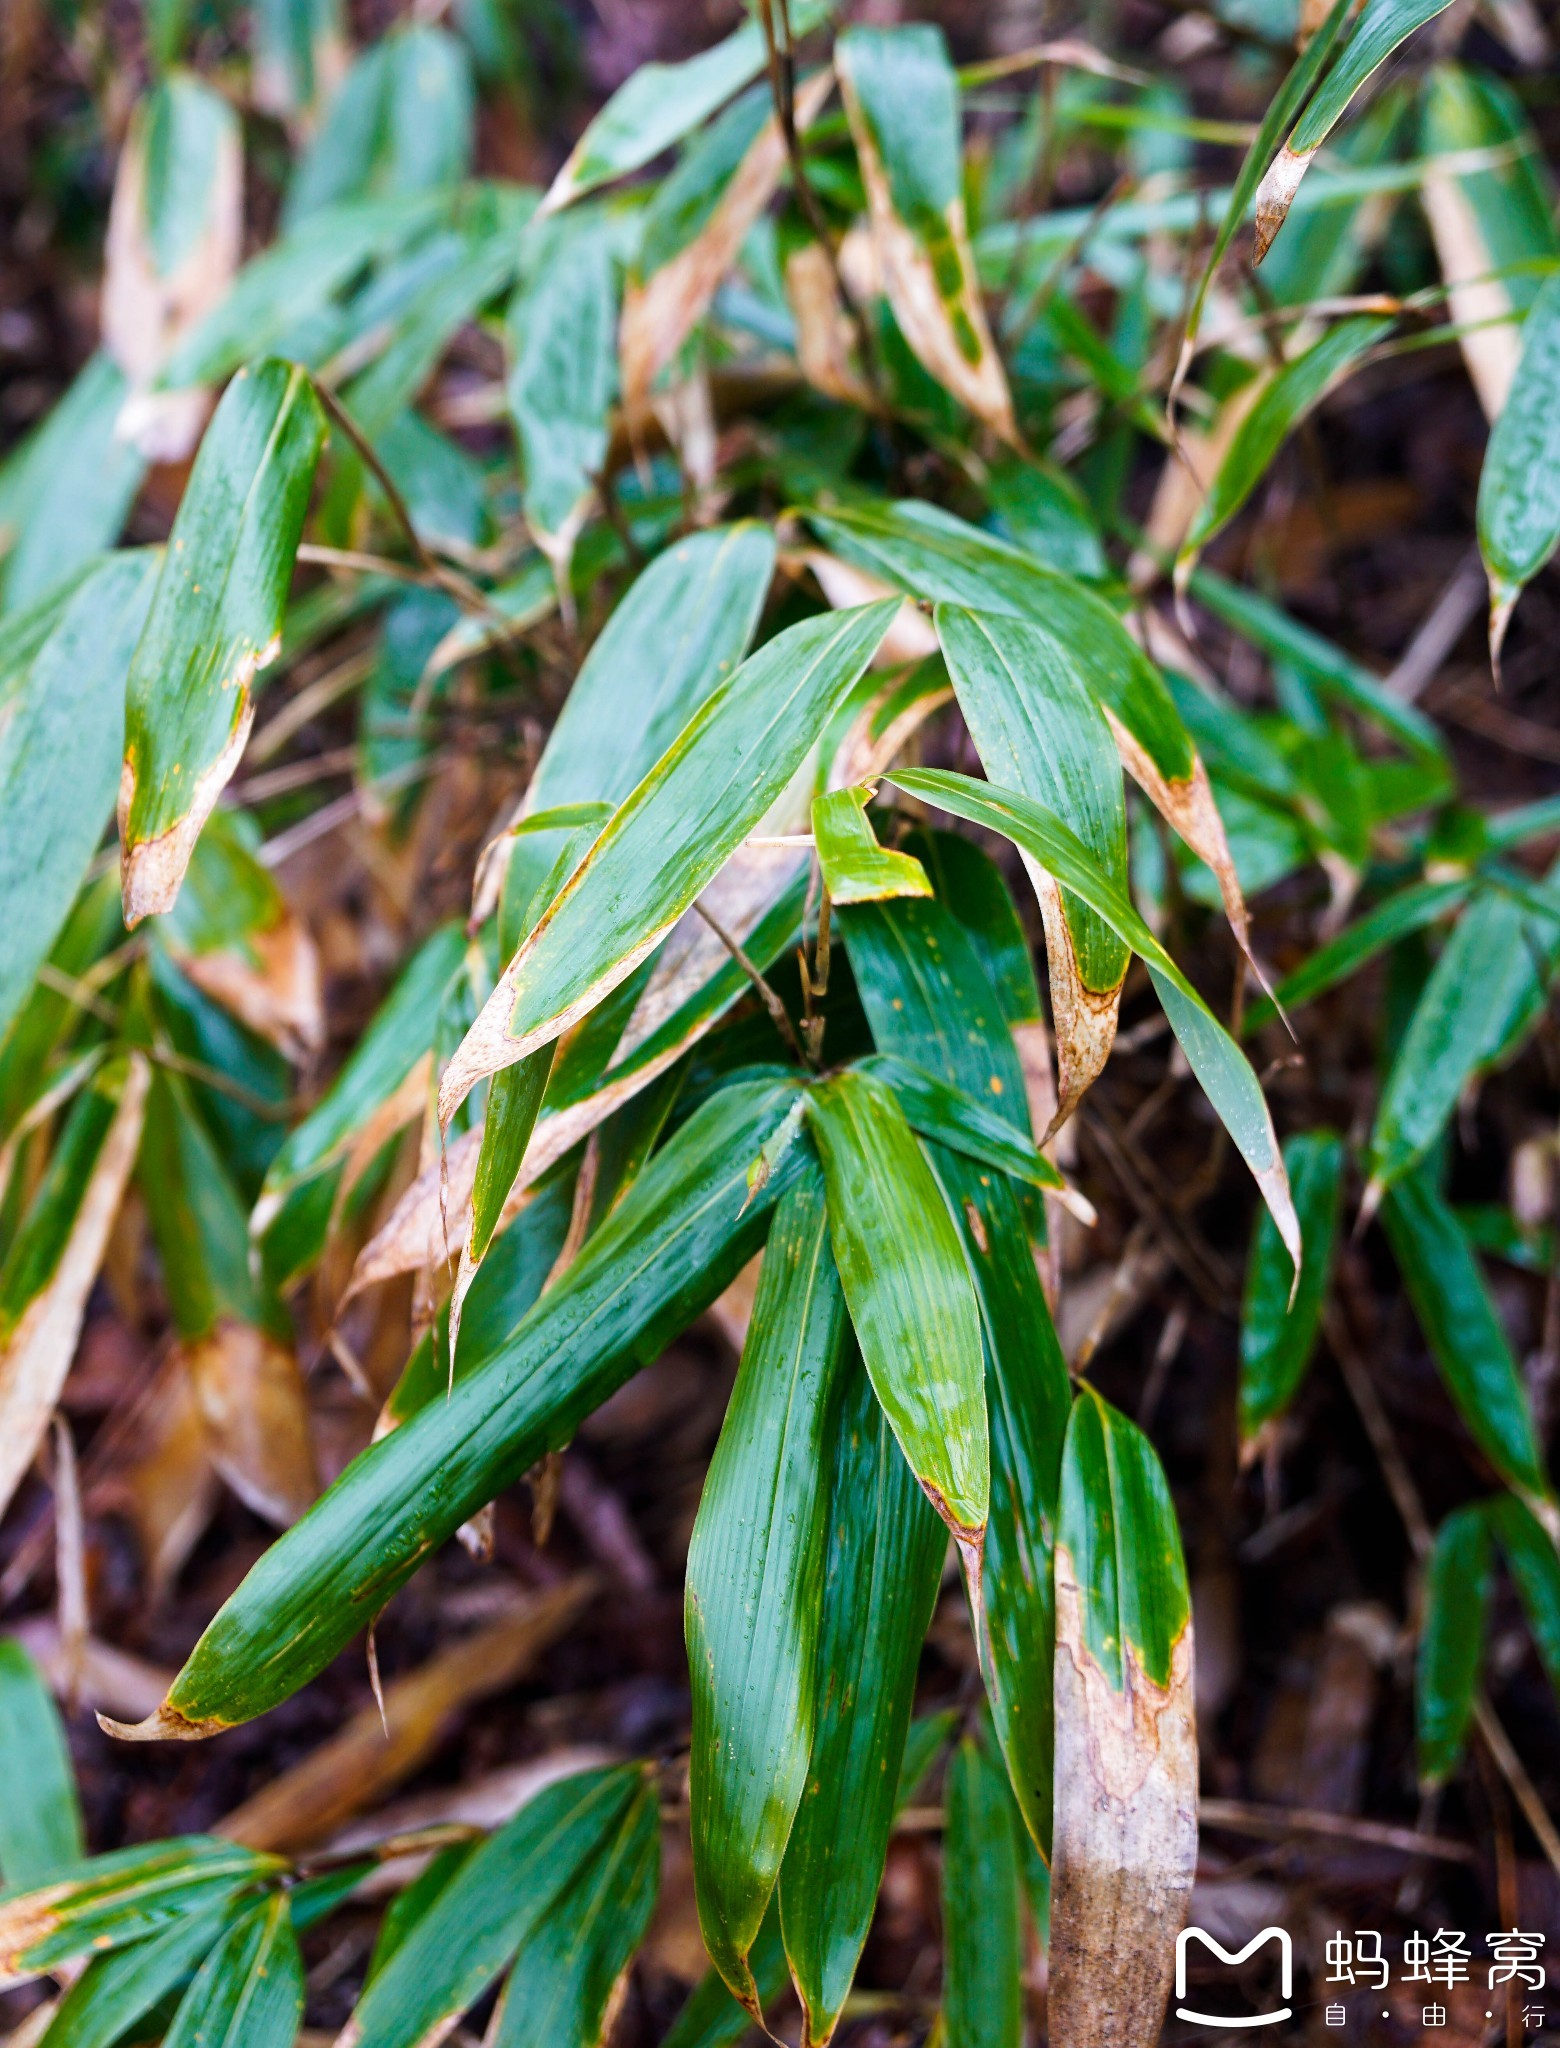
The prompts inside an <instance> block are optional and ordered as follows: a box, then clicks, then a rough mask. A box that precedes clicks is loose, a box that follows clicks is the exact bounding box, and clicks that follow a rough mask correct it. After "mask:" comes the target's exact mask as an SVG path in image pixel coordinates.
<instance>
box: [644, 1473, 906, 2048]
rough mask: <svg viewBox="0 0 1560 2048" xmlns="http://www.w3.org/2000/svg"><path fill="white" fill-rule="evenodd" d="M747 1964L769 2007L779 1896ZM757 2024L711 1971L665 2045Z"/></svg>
mask: <svg viewBox="0 0 1560 2048" xmlns="http://www.w3.org/2000/svg"><path fill="white" fill-rule="evenodd" d="M928 1512H930V1510H928ZM748 1966H749V1968H750V1969H751V1971H752V1973H753V1982H754V1983H755V1984H756V1985H757V1986H758V1996H759V1999H760V2002H761V2003H762V2004H763V2006H764V2008H765V2010H766V2011H767V2010H768V2008H769V2007H770V2006H772V2005H773V2004H774V2002H775V2000H776V1999H777V1998H778V1997H779V1996H780V1993H781V1992H782V1991H783V1990H784V1989H785V1987H786V1984H787V1983H788V1982H789V1979H788V1977H787V1975H786V1967H785V1948H784V1945H783V1944H782V1942H781V1939H780V1907H779V1901H778V1899H771V1900H770V1903H769V1911H768V1912H767V1913H766V1914H765V1915H764V1921H763V1925H762V1926H761V1927H760V1928H759V1930H758V1938H757V1940H756V1941H755V1942H754V1943H753V1946H752V1949H751V1950H750V1952H749V1955H748ZM752 2028H753V2015H752V2014H751V2013H750V2012H749V2011H748V2009H747V2007H746V2006H744V2005H739V2004H738V2003H737V2001H736V2000H735V1999H734V1998H733V1997H732V1995H731V1992H730V1990H729V1989H728V1988H727V1985H726V1980H725V1978H724V1977H723V1976H722V1975H721V1974H720V1972H719V1970H708V1971H706V1972H705V1974H704V1975H703V1976H702V1977H701V1978H700V1979H699V1981H698V1983H697V1984H696V1985H695V1986H694V1987H693V1989H692V1991H690V1992H689V1994H688V1997H687V2000H686V2002H685V2003H684V2005H683V2007H682V2009H681V2011H680V2012H679V2013H678V2015H677V2017H676V2019H674V2020H673V2021H672V2024H671V2027H670V2029H669V2031H668V2033H667V2035H666V2038H665V2040H664V2041H663V2042H662V2043H661V2048H737V2044H738V2042H739V2041H741V2040H742V2039H743V2037H744V2036H745V2035H746V2034H748V2033H750V2032H751V2031H752Z"/></svg>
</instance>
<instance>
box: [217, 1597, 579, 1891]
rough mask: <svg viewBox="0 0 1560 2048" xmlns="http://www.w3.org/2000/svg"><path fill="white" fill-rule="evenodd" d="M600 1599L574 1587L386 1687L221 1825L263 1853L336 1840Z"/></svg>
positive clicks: (530, 1602) (533, 1602) (537, 1601)
mask: <svg viewBox="0 0 1560 2048" xmlns="http://www.w3.org/2000/svg"><path fill="white" fill-rule="evenodd" d="M594 1591H595V1585H594V1582H593V1581H592V1580H590V1579H588V1578H584V1577H581V1578H574V1579H569V1580H567V1581H566V1582H565V1583H564V1584H563V1585H561V1586H555V1587H553V1588H551V1589H550V1590H549V1591H547V1592H545V1593H540V1594H538V1595H536V1596H535V1597H534V1598H531V1599H527V1600H525V1601H524V1602H523V1603H522V1604H521V1605H520V1606H519V1607H517V1608H516V1610H515V1611H514V1612H513V1613H511V1614H506V1615H504V1616H503V1617H502V1618H501V1619H500V1620H498V1621H495V1622H492V1623H490V1624H489V1625H488V1626H487V1627H486V1628H483V1629H479V1630H478V1631H477V1632H476V1634H474V1635H470V1636H466V1637H464V1638H463V1639H462V1640H461V1641H459V1642H457V1643H453V1644H451V1645H450V1647H449V1648H447V1649H444V1650H441V1651H440V1652H439V1653H438V1655H437V1656H435V1657H432V1658H430V1659H429V1661H428V1662H427V1663H426V1664H424V1665H422V1666H420V1667H419V1668H418V1669H417V1670H416V1671H412V1672H408V1673H407V1675H406V1676H405V1677H404V1678H398V1679H396V1680H395V1681H394V1683H393V1684H391V1685H388V1686H386V1687H385V1692H384V1718H383V1720H381V1718H380V1711H379V1708H378V1706H377V1705H375V1704H373V1703H370V1704H369V1705H368V1706H367V1707H365V1708H364V1709H363V1710H362V1712H361V1713H359V1714H356V1715H354V1716H353V1718H352V1719H351V1720H350V1721H349V1722H348V1723H347V1725H346V1727H345V1728H343V1729H342V1730H341V1732H340V1733H339V1734H337V1735H333V1736H332V1737H331V1738H330V1740H329V1741H328V1742H324V1743H322V1744H321V1745H320V1747H319V1748H318V1749H316V1750H313V1751H311V1753H310V1754H309V1755H308V1756H306V1757H305V1758H304V1759H303V1760H302V1762H301V1763H297V1764H295V1765H294V1766H293V1767H292V1769H291V1770H289V1771H284V1772H283V1773H282V1775H281V1776H280V1777H278V1778H276V1779H274V1780H273V1781H272V1782H271V1783H270V1784H269V1785H266V1786H264V1787H263V1788H262V1789H261V1790H260V1791H259V1792H257V1793H256V1794H255V1795H254V1797H253V1798H252V1799H247V1800H246V1801H245V1802H244V1804H243V1805H242V1806H240V1807H238V1808H237V1809H236V1810H235V1811H234V1812H233V1813H230V1814H229V1815H228V1817H227V1818H226V1820H224V1821H222V1822H221V1823H220V1824H219V1832H220V1833H222V1834H224V1835H226V1836H227V1837H228V1838H229V1840H231V1841H235V1842H244V1843H247V1844H248V1846H249V1847H250V1848H253V1849H276V1850H288V1851H292V1850H297V1849H302V1848H306V1847H308V1846H309V1845H310V1844H312V1843H315V1842H318V1841H320V1840H322V1839H323V1838H324V1837H326V1836H328V1835H331V1834H333V1833H335V1831H336V1830H337V1829H338V1828H342V1827H345V1826H346V1824H347V1823H348V1822H349V1821H351V1820H352V1819H354V1817H355V1816H356V1815H357V1814H359V1813H361V1812H362V1811H363V1810H364V1808H365V1807H369V1806H372V1805H374V1804H375V1803H376V1802H377V1801H379V1800H381V1799H383V1797H384V1796H385V1794H386V1793H388V1792H391V1791H393V1790H394V1789H395V1787H396V1786H397V1785H399V1784H401V1783H402V1782H403V1781H404V1780H405V1779H407V1778H409V1777H410V1776H411V1774H412V1772H413V1771H415V1770H416V1769H417V1768H418V1766H419V1765H421V1764H422V1763H423V1762H424V1761H425V1760H426V1759H427V1758H428V1757H429V1756H430V1755H431V1754H432V1753H433V1751H434V1750H435V1749H436V1748H437V1747H438V1745H439V1744H440V1743H441V1742H442V1741H443V1740H444V1739H445V1737H446V1736H447V1735H448V1734H449V1732H450V1727H451V1723H452V1722H453V1720H454V1717H455V1715H456V1714H458V1713H459V1712H460V1711H461V1710H462V1709H463V1708H464V1707H467V1706H470V1705H471V1704H472V1703H473V1702H474V1701H476V1700H480V1699H487V1698H489V1697H490V1696H491V1695H492V1694H494V1693H496V1692H502V1691H503V1690H504V1689H505V1687H507V1686H510V1685H513V1684H514V1683H515V1681H516V1679H518V1678H519V1677H521V1675H522V1674H523V1673H524V1672H525V1671H527V1670H528V1669H529V1668H530V1666H531V1665H532V1663H533V1662H534V1661H535V1659H536V1658H537V1657H538V1656H540V1655H541V1653H542V1651H544V1650H545V1649H547V1648H548V1646H549V1645H550V1644H552V1643H554V1642H556V1641H557V1639H558V1637H559V1636H560V1635H562V1634H563V1632H564V1630H565V1629H566V1628H567V1627H568V1626H569V1624H570V1622H571V1621H573V1619H574V1617H575V1616H576V1615H577V1614H578V1613H579V1611H580V1609H581V1608H582V1607H583V1606H584V1604H585V1602H586V1601H587V1600H588V1599H589V1598H590V1597H591V1595H592V1594H593V1592H594Z"/></svg>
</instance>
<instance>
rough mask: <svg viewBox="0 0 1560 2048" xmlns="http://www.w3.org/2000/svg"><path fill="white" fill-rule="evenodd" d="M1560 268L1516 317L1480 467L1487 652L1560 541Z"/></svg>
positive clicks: (1496, 650) (1495, 655)
mask: <svg viewBox="0 0 1560 2048" xmlns="http://www.w3.org/2000/svg"><path fill="white" fill-rule="evenodd" d="M1557 389H1560V276H1557V277H1552V278H1551V279H1550V280H1549V282H1548V283H1547V284H1546V285H1545V286H1544V288H1543V290H1542V291H1541V292H1540V293H1539V295H1538V297H1537V298H1536V299H1535V300H1534V301H1533V305H1532V309H1531V310H1530V312H1529V313H1528V316H1527V318H1526V320H1524V322H1523V323H1522V360H1521V362H1520V363H1519V365H1518V366H1517V374H1516V378H1515V380H1514V382H1513V384H1512V386H1511V391H1510V394H1509V396H1508V397H1507V399H1506V403H1505V405H1504V407H1503V408H1502V410H1501V413H1500V416H1499V418H1498V419H1497V420H1496V422H1495V424H1494V426H1493V427H1492V428H1491V429H1490V439H1489V446H1488V447H1487V448H1486V449H1485V451H1484V467H1483V469H1482V470H1481V471H1480V473H1479V552H1480V554H1481V555H1482V556H1483V557H1484V569H1485V573H1486V575H1487V576H1488V577H1489V579H1490V659H1491V661H1492V662H1493V663H1494V664H1495V665H1496V668H1497V669H1498V668H1499V664H1500V647H1501V642H1502V640H1503V639H1504V638H1505V635H1506V624H1507V621H1508V620H1509V619H1510V617H1511V614H1512V612H1513V610H1514V609H1515V607H1516V602H1517V599H1518V598H1519V597H1520V596H1521V594H1522V591H1523V587H1524V586H1525V585H1526V584H1528V583H1531V582H1532V580H1533V578H1534V577H1535V576H1536V575H1537V574H1538V572H1539V570H1540V569H1542V568H1543V566H1544V564H1545V563H1546V562H1547V561H1548V560H1549V557H1550V556H1551V555H1552V554H1553V553H1554V551H1555V549H1556V547H1560V406H1557V405H1556V404H1555V392H1556V390H1557Z"/></svg>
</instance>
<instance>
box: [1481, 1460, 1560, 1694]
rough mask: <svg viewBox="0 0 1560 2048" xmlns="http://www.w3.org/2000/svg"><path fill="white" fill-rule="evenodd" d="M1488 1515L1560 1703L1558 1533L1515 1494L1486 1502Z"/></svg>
mask: <svg viewBox="0 0 1560 2048" xmlns="http://www.w3.org/2000/svg"><path fill="white" fill-rule="evenodd" d="M1485 1512H1486V1513H1487V1514H1488V1516H1489V1520H1490V1526H1491V1528H1493V1530H1494V1531H1495V1535H1496V1538H1497V1540H1498V1541H1499V1543H1500V1547H1501V1552H1502V1554H1503V1555H1504V1557H1505V1560H1506V1564H1507V1567H1508V1569H1509V1570H1510V1572H1511V1576H1512V1578H1513V1579H1514V1580H1515V1581H1516V1585H1517V1592H1518V1593H1519V1594H1520V1596H1521V1599H1522V1608H1523V1612H1524V1613H1525V1614H1526V1615H1527V1623H1528V1627H1529V1628H1530V1629H1531V1630H1532V1633H1533V1642H1534V1645H1535V1647H1536V1648H1537V1650H1538V1661H1539V1662H1540V1664H1542V1665H1543V1667H1544V1670H1545V1672H1546V1674H1547V1675H1548V1678H1549V1683H1550V1687H1551V1689H1552V1690H1553V1692H1554V1694H1555V1697H1556V1698H1557V1699H1560V1552H1557V1551H1556V1548H1555V1537H1554V1533H1553V1531H1552V1530H1551V1529H1548V1528H1544V1527H1542V1526H1540V1524H1539V1522H1538V1519H1537V1517H1536V1516H1535V1515H1534V1514H1533V1512H1532V1510H1531V1509H1530V1508H1528V1507H1526V1506H1525V1505H1524V1504H1523V1503H1522V1502H1521V1501H1520V1500H1518V1499H1517V1498H1516V1496H1515V1495H1514V1494H1509V1493H1503V1494H1501V1495H1500V1496H1499V1497H1498V1498H1497V1499H1495V1500H1492V1501H1490V1502H1489V1503H1488V1504H1487V1507H1486V1510H1485Z"/></svg>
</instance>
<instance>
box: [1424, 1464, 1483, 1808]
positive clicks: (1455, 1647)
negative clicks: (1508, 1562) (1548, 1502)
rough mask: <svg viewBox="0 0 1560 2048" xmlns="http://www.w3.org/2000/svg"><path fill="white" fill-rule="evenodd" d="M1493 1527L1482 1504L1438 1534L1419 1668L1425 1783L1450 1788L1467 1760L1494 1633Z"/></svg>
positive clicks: (1462, 1511)
mask: <svg viewBox="0 0 1560 2048" xmlns="http://www.w3.org/2000/svg"><path fill="white" fill-rule="evenodd" d="M1489 1608H1490V1530H1489V1523H1488V1521H1487V1519H1486V1516H1485V1511H1484V1508H1483V1506H1482V1505H1477V1504H1476V1505H1474V1506H1472V1507H1466V1508H1459V1509H1458V1510H1457V1512H1456V1514H1454V1515H1448V1516H1447V1518H1446V1520H1445V1521H1444V1522H1443V1523H1442V1524H1441V1526H1440V1528H1439V1529H1438V1530H1437V1531H1436V1537H1435V1548H1434V1549H1433V1550H1432V1551H1431V1553H1430V1562H1429V1564H1428V1565H1427V1566H1426V1567H1425V1584H1424V1612H1423V1616H1422V1618H1421V1621H1420V1626H1419V1655H1418V1659H1417V1661H1416V1663H1415V1666H1414V1725H1415V1729H1416V1732H1417V1735H1418V1751H1419V1782H1420V1784H1421V1785H1422V1786H1423V1787H1425V1789H1426V1790H1433V1789H1434V1788H1435V1787H1437V1786H1440V1785H1444V1784H1445V1783H1446V1781H1447V1779H1448V1778H1449V1777H1450V1776H1451V1775H1452V1773H1453V1771H1455V1770H1456V1768H1457V1766H1458V1764H1459V1763H1461V1761H1462V1755H1463V1751H1464V1749H1465V1748H1466V1747H1467V1742H1468V1725H1469V1723H1470V1722H1471V1721H1472V1719H1473V1708H1474V1702H1475V1700H1476V1699H1477V1697H1478V1691H1479V1679H1480V1675H1481V1673H1482V1671H1483V1667H1484V1641H1485V1636H1486V1634H1487V1632H1488V1629H1489Z"/></svg>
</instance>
